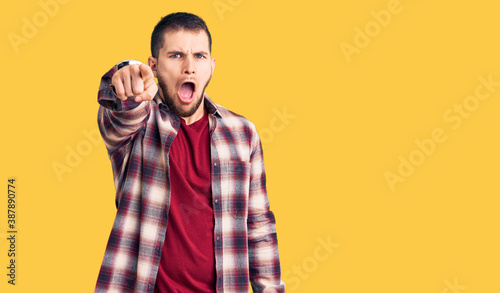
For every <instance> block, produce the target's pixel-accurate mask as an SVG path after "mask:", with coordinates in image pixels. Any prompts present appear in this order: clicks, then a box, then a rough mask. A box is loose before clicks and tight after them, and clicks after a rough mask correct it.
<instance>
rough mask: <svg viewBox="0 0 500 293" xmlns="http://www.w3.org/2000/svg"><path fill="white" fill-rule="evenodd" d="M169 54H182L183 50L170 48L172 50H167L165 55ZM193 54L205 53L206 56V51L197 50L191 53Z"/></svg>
mask: <svg viewBox="0 0 500 293" xmlns="http://www.w3.org/2000/svg"><path fill="white" fill-rule="evenodd" d="M170 54H184V52H182V51H180V50H172V51H168V52H167V55H170ZM194 54H202V55H206V56H208V55H209V54H208V52H206V51H197V52H193V55H194Z"/></svg>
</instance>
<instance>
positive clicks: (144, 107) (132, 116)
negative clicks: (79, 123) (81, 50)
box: [97, 67, 151, 154]
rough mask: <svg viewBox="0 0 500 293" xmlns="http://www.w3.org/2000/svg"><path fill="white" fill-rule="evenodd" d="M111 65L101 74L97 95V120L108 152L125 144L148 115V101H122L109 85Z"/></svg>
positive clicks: (111, 74)
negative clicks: (109, 68)
mask: <svg viewBox="0 0 500 293" xmlns="http://www.w3.org/2000/svg"><path fill="white" fill-rule="evenodd" d="M115 71H116V68H115V67H113V68H112V69H111V70H109V71H108V72H107V73H106V74H104V75H103V76H102V79H101V85H100V86H99V92H98V95H97V101H98V102H99V105H100V106H99V111H98V115H97V122H98V124H99V130H100V132H101V135H102V137H103V139H104V143H105V145H106V148H107V149H108V153H110V154H111V153H112V152H114V151H115V150H116V149H117V148H119V147H120V146H123V145H124V144H127V143H128V142H130V141H131V138H132V137H133V135H134V134H135V133H137V131H138V130H139V129H141V128H142V127H144V126H145V124H146V121H147V118H148V116H149V110H150V103H151V102H150V101H143V102H139V103H138V102H135V101H134V98H133V97H132V98H128V99H127V100H126V101H122V100H120V99H119V98H118V96H117V95H116V93H115V91H114V90H113V88H112V87H111V78H112V77H113V74H114V73H115Z"/></svg>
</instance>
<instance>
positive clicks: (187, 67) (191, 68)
mask: <svg viewBox="0 0 500 293" xmlns="http://www.w3.org/2000/svg"><path fill="white" fill-rule="evenodd" d="M183 65H184V68H183V69H184V70H183V71H184V73H185V74H193V73H195V71H196V70H195V64H194V60H193V56H191V55H189V56H187V57H186V58H185V59H184V64H183Z"/></svg>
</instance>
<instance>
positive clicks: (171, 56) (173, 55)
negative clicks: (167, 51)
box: [170, 53, 181, 59]
mask: <svg viewBox="0 0 500 293" xmlns="http://www.w3.org/2000/svg"><path fill="white" fill-rule="evenodd" d="M180 57H181V54H179V53H175V54H172V55H170V58H174V59H176V58H180Z"/></svg>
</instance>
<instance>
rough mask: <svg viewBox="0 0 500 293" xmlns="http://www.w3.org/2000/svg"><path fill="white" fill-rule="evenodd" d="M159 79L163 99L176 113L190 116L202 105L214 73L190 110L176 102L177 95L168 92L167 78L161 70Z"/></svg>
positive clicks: (180, 115)
mask: <svg viewBox="0 0 500 293" xmlns="http://www.w3.org/2000/svg"><path fill="white" fill-rule="evenodd" d="M157 79H158V84H159V85H160V89H159V90H160V91H161V92H162V94H163V95H162V96H163V100H164V102H165V103H166V104H167V106H168V108H169V109H170V110H171V111H172V112H174V114H175V115H177V116H179V117H190V116H192V115H193V114H194V113H196V110H198V108H199V107H200V106H201V103H202V102H203V99H204V97H203V96H204V94H205V89H206V88H207V86H208V84H209V83H210V80H211V79H212V74H210V77H209V78H208V80H207V82H206V83H205V85H204V86H203V90H202V91H201V93H200V95H199V96H198V97H196V99H197V100H196V102H195V104H194V105H192V106H191V107H190V108H189V109H188V110H183V109H182V108H181V107H180V106H179V105H177V104H176V100H177V99H176V97H172V96H170V95H169V94H168V88H167V83H166V82H165V80H164V79H163V78H162V76H161V75H160V73H159V72H157Z"/></svg>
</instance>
